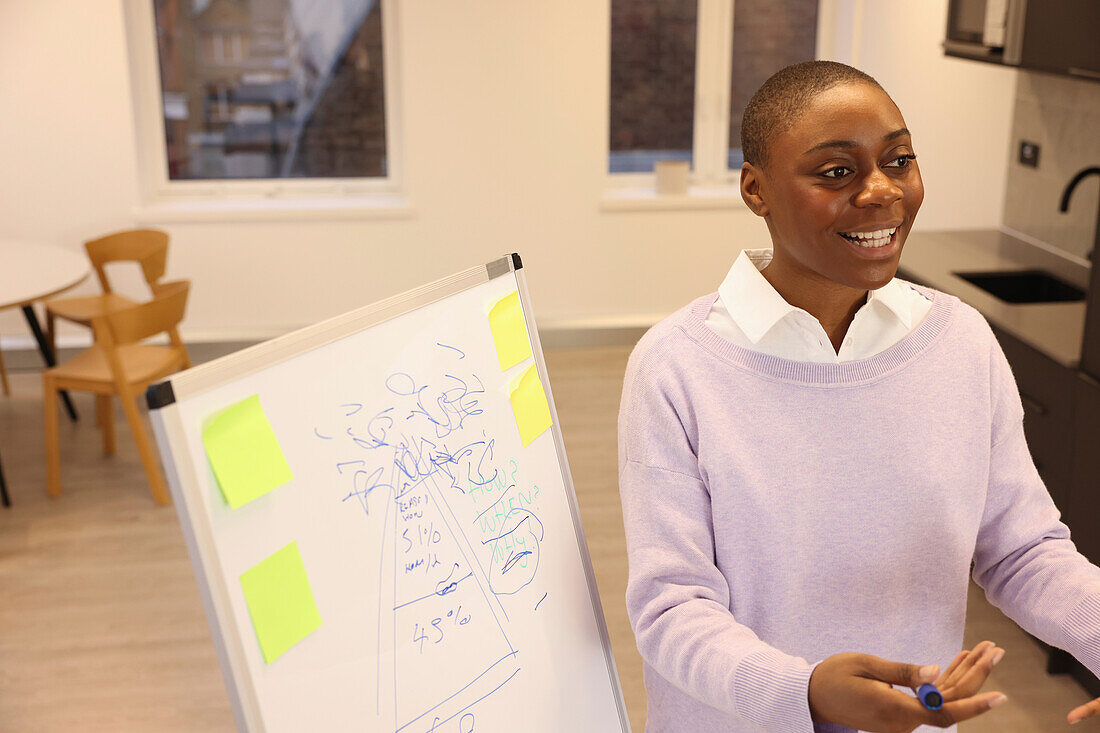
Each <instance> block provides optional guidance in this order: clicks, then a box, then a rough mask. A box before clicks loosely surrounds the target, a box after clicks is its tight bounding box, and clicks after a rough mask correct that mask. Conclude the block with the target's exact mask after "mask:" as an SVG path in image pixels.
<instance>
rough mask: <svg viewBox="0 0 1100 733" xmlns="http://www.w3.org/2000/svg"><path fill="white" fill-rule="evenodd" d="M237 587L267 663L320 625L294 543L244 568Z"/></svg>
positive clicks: (304, 567)
mask: <svg viewBox="0 0 1100 733" xmlns="http://www.w3.org/2000/svg"><path fill="white" fill-rule="evenodd" d="M241 588H243V589H244V598H245V601H246V602H247V603H248V613H249V615H250V616H252V626H253V628H255V629H256V638H257V639H259V641H260V649H261V650H262V651H263V654H264V661H265V662H267V663H268V664H271V663H272V662H274V661H275V660H276V659H278V658H279V657H280V656H282V654H283V653H284V652H285V651H286V650H287V649H290V647H292V646H294V645H295V644H297V643H298V642H299V641H301V640H302V639H304V638H306V636H308V635H309V634H310V632H312V631H313V630H314V629H316V628H317V627H319V626H320V625H321V614H320V613H319V612H318V611H317V604H316V603H314V602H313V591H311V590H310V588H309V578H308V577H306V566H305V565H304V564H303V563H302V556H301V554H300V553H299V552H298V543H297V542H291V543H290V544H289V545H287V546H286V547H284V548H283V549H281V550H279V551H278V552H276V553H275V554H274V555H272V556H271V557H269V558H267V559H266V560H264V561H262V562H261V563H259V564H258V565H256V566H254V567H253V568H251V569H250V570H247V571H246V572H245V573H244V574H243V575H241Z"/></svg>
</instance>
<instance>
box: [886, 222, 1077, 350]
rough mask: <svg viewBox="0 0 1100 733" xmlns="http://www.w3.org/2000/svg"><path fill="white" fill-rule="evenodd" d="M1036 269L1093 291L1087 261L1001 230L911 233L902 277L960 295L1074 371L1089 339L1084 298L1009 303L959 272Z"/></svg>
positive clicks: (988, 317)
mask: <svg viewBox="0 0 1100 733" xmlns="http://www.w3.org/2000/svg"><path fill="white" fill-rule="evenodd" d="M1033 268H1034V269H1041V270H1046V271H1047V272H1049V273H1051V274H1052V275H1056V276H1058V277H1060V278H1062V279H1063V280H1065V281H1066V282H1068V283H1071V284H1073V285H1076V286H1078V287H1080V288H1081V289H1083V290H1088V285H1089V267H1088V265H1087V264H1083V263H1082V262H1081V261H1079V260H1076V259H1074V258H1071V257H1069V256H1063V255H1060V254H1058V253H1057V252H1056V251H1054V250H1049V249H1044V248H1043V247H1040V246H1037V245H1035V244H1032V243H1030V242H1026V241H1024V240H1022V239H1019V238H1017V237H1014V236H1012V235H1011V234H1007V233H1005V232H1001V231H998V230H996V229H975V230H963V231H942V232H921V231H917V232H912V233H911V234H910V235H909V237H908V239H907V240H906V242H905V248H904V250H903V251H902V255H901V264H900V266H899V268H898V275H899V277H901V278H902V279H906V280H912V281H913V282H917V283H921V284H923V285H927V286H929V287H932V288H935V289H936V290H942V291H943V292H945V293H949V294H951V295H954V296H956V297H958V298H959V299H960V300H962V301H963V302H964V303H967V304H968V305H971V306H973V307H974V308H975V309H977V311H978V312H979V313H981V314H982V315H983V316H985V318H986V320H988V321H989V322H990V323H991V324H992V325H994V326H996V327H997V328H1000V329H1001V330H1003V331H1005V332H1006V333H1008V334H1011V335H1012V336H1015V337H1016V338H1018V339H1020V340H1021V341H1023V342H1024V343H1026V344H1028V345H1029V346H1031V347H1033V348H1035V349H1037V350H1038V351H1040V352H1041V353H1043V354H1045V355H1046V356H1048V357H1050V358H1051V359H1053V360H1054V361H1056V362H1058V363H1060V364H1062V365H1063V366H1066V367H1069V368H1071V369H1075V368H1076V367H1077V363H1078V361H1079V360H1080V358H1081V345H1082V339H1083V338H1084V330H1085V301H1083V300H1082V301H1080V302H1077V303H1027V304H1017V303H1006V302H1004V301H1002V300H999V299H998V298H995V297H993V296H992V295H990V294H989V293H987V292H985V291H984V290H982V289H980V288H978V287H977V286H975V285H972V284H971V283H969V282H967V281H966V280H963V279H962V278H961V277H958V276H957V275H955V274H954V273H955V272H988V271H999V270H1029V269H1033Z"/></svg>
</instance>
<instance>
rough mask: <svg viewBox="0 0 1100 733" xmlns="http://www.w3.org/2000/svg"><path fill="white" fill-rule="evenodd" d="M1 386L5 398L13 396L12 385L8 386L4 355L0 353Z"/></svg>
mask: <svg viewBox="0 0 1100 733" xmlns="http://www.w3.org/2000/svg"><path fill="white" fill-rule="evenodd" d="M0 386H2V387H3V388H4V396H5V397H10V396H11V385H10V384H8V370H7V369H5V368H4V354H3V352H0Z"/></svg>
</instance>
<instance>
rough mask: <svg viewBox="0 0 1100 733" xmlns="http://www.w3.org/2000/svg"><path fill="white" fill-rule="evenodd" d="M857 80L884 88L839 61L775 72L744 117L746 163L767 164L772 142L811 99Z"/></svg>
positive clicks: (790, 67)
mask: <svg viewBox="0 0 1100 733" xmlns="http://www.w3.org/2000/svg"><path fill="white" fill-rule="evenodd" d="M853 82H855V83H863V84H873V85H874V86H876V87H878V88H879V89H882V85H881V84H879V83H878V82H877V81H875V80H874V78H873V77H871V76H870V75H868V74H865V73H863V72H862V71H860V70H859V69H856V68H854V67H852V66H848V65H847V64H841V63H838V62H836V61H803V62H802V63H800V64H792V65H791V66H787V67H785V68H783V69H780V70H779V71H777V72H775V73H774V74H772V75H771V76H770V77H768V80H767V81H765V82H764V83H763V84H761V85H760V88H759V89H757V90H756V93H755V94H753V95H752V98H751V99H750V100H749V103H748V104H747V105H746V106H745V115H744V117H742V118H741V152H742V153H743V154H744V156H745V162H747V163H752V164H753V165H758V166H764V165H766V164H767V160H768V143H769V142H770V141H771V140H772V138H774V137H775V136H776V135H778V134H779V133H781V132H784V131H786V130H787V129H788V128H789V127H790V126H791V125H792V124H794V120H795V119H797V117H798V115H799V113H800V112H801V111H802V109H804V108H805V106H806V105H807V104H808V103H809V101H810V100H811V99H813V98H814V97H815V96H817V95H818V94H820V93H821V92H824V91H825V90H827V89H831V88H832V87H835V86H837V85H838V84H847V83H853ZM883 93H884V94H885V90H883ZM887 96H889V95H887Z"/></svg>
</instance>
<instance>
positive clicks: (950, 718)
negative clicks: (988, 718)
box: [918, 692, 1008, 726]
mask: <svg viewBox="0 0 1100 733" xmlns="http://www.w3.org/2000/svg"><path fill="white" fill-rule="evenodd" d="M1007 700H1008V698H1007V697H1005V696H1004V694H1003V693H1000V692H983V693H982V694H981V695H974V696H973V697H964V698H963V699H961V700H953V701H951V702H945V703H944V704H943V707H942V708H940V709H939V710H930V711H928V712H930V713H932V714H933V716H934V717H935V716H936V715H937V714H940V713H942V714H943V715H945V716H946V718H947V719H946V720H936V722H934V723H933V725H941V726H946V725H952V724H954V723H961V722H963V721H964V720H970V719H971V718H974V717H976V716H978V715H981V714H982V713H984V712H986V711H988V710H990V709H991V708H995V707H997V706H998V705H1000V704H1002V703H1004V702H1006V701H1007ZM918 704H919V703H918Z"/></svg>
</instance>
